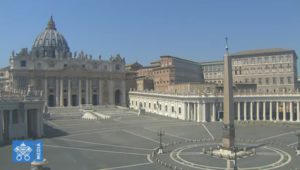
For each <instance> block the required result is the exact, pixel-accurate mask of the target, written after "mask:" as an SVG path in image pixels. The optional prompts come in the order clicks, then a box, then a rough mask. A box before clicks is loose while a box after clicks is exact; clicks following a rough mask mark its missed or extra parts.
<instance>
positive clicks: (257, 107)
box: [256, 102, 260, 120]
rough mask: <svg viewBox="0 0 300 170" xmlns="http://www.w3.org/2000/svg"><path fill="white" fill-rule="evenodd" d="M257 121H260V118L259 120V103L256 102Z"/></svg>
mask: <svg viewBox="0 0 300 170" xmlns="http://www.w3.org/2000/svg"><path fill="white" fill-rule="evenodd" d="M256 120H260V118H259V102H256Z"/></svg>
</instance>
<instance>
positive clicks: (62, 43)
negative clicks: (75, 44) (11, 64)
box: [32, 16, 69, 58]
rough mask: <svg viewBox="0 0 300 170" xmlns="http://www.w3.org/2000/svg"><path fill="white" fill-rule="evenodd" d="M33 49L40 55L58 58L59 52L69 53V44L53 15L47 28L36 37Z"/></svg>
mask: <svg viewBox="0 0 300 170" xmlns="http://www.w3.org/2000/svg"><path fill="white" fill-rule="evenodd" d="M32 51H35V53H40V55H39V56H41V55H42V56H43V57H53V58H56V57H57V56H55V54H57V53H69V46H68V43H67V41H66V39H65V38H64V36H63V35H62V34H60V33H59V32H58V31H57V30H56V27H55V22H54V20H53V18H52V16H51V18H50V20H49V21H48V24H47V27H46V29H45V30H44V31H43V32H42V33H40V34H39V35H38V36H37V38H36V39H35V41H34V43H33V46H32Z"/></svg>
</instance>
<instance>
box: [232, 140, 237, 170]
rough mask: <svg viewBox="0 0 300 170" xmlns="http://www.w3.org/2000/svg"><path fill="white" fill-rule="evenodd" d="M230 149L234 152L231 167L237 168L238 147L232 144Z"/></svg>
mask: <svg viewBox="0 0 300 170" xmlns="http://www.w3.org/2000/svg"><path fill="white" fill-rule="evenodd" d="M232 149H233V152H234V167H233V170H238V167H237V155H236V153H237V151H238V147H236V146H233V147H232Z"/></svg>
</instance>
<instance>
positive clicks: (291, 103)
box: [290, 102, 294, 121]
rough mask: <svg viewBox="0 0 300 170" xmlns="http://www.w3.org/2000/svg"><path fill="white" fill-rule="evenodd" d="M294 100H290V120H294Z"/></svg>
mask: <svg viewBox="0 0 300 170" xmlns="http://www.w3.org/2000/svg"><path fill="white" fill-rule="evenodd" d="M293 115H294V114H293V102H290V121H293Z"/></svg>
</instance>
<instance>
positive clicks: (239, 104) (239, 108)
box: [237, 102, 241, 120]
mask: <svg viewBox="0 0 300 170" xmlns="http://www.w3.org/2000/svg"><path fill="white" fill-rule="evenodd" d="M237 114H238V115H237V117H238V120H241V102H238V105H237Z"/></svg>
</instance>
